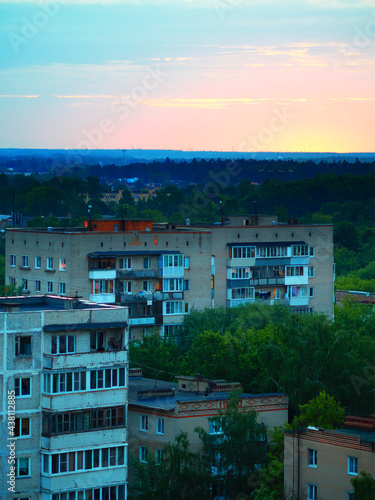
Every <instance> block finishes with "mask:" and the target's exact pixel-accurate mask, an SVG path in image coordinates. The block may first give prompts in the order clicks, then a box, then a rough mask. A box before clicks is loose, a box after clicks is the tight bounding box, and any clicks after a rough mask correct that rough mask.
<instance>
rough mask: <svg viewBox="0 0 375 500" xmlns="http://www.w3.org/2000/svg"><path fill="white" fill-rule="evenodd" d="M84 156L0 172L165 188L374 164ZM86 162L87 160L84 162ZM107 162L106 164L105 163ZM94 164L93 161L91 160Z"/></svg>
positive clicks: (34, 160)
mask: <svg viewBox="0 0 375 500" xmlns="http://www.w3.org/2000/svg"><path fill="white" fill-rule="evenodd" d="M83 159H84V158H83V157H82V158H80V156H79V155H77V154H74V152H67V153H66V155H58V156H56V157H53V158H48V157H47V158H44V157H41V156H35V157H33V156H30V157H24V158H17V159H10V158H9V159H7V158H0V172H5V171H7V170H9V169H11V170H12V171H14V172H17V173H23V172H28V173H32V174H35V175H36V174H38V173H39V172H43V173H45V174H48V175H54V176H60V175H70V176H74V177H79V178H81V179H86V177H88V176H90V175H92V176H94V177H97V178H98V179H100V180H101V181H102V182H113V181H115V180H117V179H126V178H134V177H138V178H139V179H141V180H142V181H143V182H145V183H160V184H162V185H166V184H169V183H171V182H172V181H179V182H182V183H186V184H198V183H206V182H210V181H211V180H212V179H211V175H210V173H211V172H213V173H214V174H217V173H220V172H223V171H226V170H228V169H231V170H234V169H235V170H236V174H235V179H233V180H232V182H234V183H235V184H237V183H238V182H240V181H241V180H243V179H251V180H252V181H253V182H256V183H262V182H264V181H265V180H266V179H267V178H270V179H280V180H282V181H290V180H297V179H304V178H306V177H314V176H315V175H317V174H318V173H323V174H324V173H327V172H331V173H333V174H335V175H341V174H355V175H365V174H367V173H369V172H372V171H373V169H374V162H368V161H363V160H362V161H360V160H358V159H356V160H354V161H352V162H349V161H347V160H346V159H340V158H338V159H337V160H335V159H331V158H330V159H321V160H320V161H317V160H315V161H313V160H312V159H310V160H307V161H299V160H295V159H283V158H279V159H277V160H276V159H244V158H238V159H236V160H232V159H225V158H224V159H207V160H206V159H196V158H194V159H193V160H190V161H187V160H173V159H172V160H171V159H169V158H168V157H167V158H166V159H165V160H159V161H157V160H154V161H148V162H147V161H134V162H133V163H130V164H127V165H118V164H115V163H109V161H110V160H109V159H106V162H107V164H104V165H103V164H102V163H96V164H92V165H89V164H87V163H86V164H84V163H83ZM87 160H88V159H87ZM108 160H109V161H108ZM94 161H95V160H94Z"/></svg>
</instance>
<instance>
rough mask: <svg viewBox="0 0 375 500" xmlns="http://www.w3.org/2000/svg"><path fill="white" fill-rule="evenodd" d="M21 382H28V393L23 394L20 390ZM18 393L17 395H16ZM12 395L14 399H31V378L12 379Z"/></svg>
mask: <svg viewBox="0 0 375 500" xmlns="http://www.w3.org/2000/svg"><path fill="white" fill-rule="evenodd" d="M22 380H29V392H28V393H24V392H23V389H22ZM17 392H18V394H17ZM14 393H15V397H16V398H19V399H21V398H31V397H32V379H31V377H15V378H14Z"/></svg>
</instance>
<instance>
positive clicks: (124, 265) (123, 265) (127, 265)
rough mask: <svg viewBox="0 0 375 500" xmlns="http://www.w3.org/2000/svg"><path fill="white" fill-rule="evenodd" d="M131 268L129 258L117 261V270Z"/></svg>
mask: <svg viewBox="0 0 375 500" xmlns="http://www.w3.org/2000/svg"><path fill="white" fill-rule="evenodd" d="M131 268H132V260H131V259H130V258H127V259H125V258H121V259H119V269H131Z"/></svg>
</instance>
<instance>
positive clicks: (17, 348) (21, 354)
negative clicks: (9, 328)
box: [14, 335, 32, 357]
mask: <svg viewBox="0 0 375 500" xmlns="http://www.w3.org/2000/svg"><path fill="white" fill-rule="evenodd" d="M21 339H29V342H28V343H26V344H25V345H29V346H30V352H21V351H23V349H21V347H22V345H21ZM31 339H32V337H31V335H16V338H15V346H14V352H15V355H16V356H17V357H29V356H32V340H31ZM26 350H27V349H26Z"/></svg>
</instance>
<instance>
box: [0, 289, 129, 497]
mask: <svg viewBox="0 0 375 500" xmlns="http://www.w3.org/2000/svg"><path fill="white" fill-rule="evenodd" d="M0 311H1V312H0V387H1V392H2V408H1V413H0V424H1V434H2V439H1V441H0V443H1V445H0V446H1V448H0V471H1V472H0V474H1V478H0V493H1V498H3V499H5V500H6V499H12V500H13V499H15V498H17V499H28V500H37V499H38V500H39V499H45V500H47V499H48V500H51V499H52V500H68V499H69V500H81V499H93V500H94V499H98V500H103V499H109V498H111V499H116V500H125V499H126V497H127V491H126V484H127V402H128V396H127V395H128V350H127V344H128V310H127V308H125V307H119V306H115V305H113V306H111V305H97V304H94V303H89V302H87V301H82V300H80V299H73V298H68V297H56V296H46V295H39V296H30V297H12V298H0ZM9 481H10V482H9ZM12 481H13V482H12Z"/></svg>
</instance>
